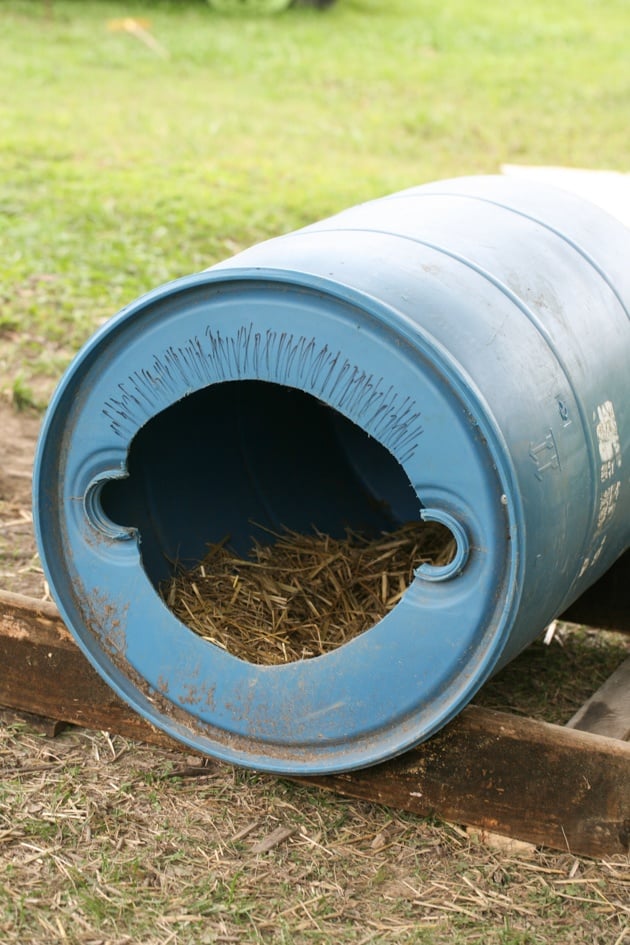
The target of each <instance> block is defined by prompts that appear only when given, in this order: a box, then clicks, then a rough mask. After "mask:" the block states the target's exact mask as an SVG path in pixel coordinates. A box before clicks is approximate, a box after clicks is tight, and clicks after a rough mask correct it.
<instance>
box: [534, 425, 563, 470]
mask: <svg viewBox="0 0 630 945" xmlns="http://www.w3.org/2000/svg"><path fill="white" fill-rule="evenodd" d="M529 458H530V459H531V460H532V462H533V463H534V465H535V466H536V471H535V473H534V475H535V476H536V479H538V480H540V481H541V482H542V478H543V473H545V472H547V471H548V470H551V469H561V468H562V467H561V465H560V457H559V455H558V447H557V445H556V439H555V437H554V435H553V431H552V430H551V428H550V429H549V433H548V434H547V436H546V437H545V438H544V440H541V441H540V443H531V444H530V447H529Z"/></svg>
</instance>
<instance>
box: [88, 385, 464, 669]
mask: <svg viewBox="0 0 630 945" xmlns="http://www.w3.org/2000/svg"><path fill="white" fill-rule="evenodd" d="M128 474H129V475H128V477H127V478H125V479H118V480H111V481H110V482H108V483H106V484H105V485H104V486H103V487H102V488H101V490H100V500H101V503H102V507H103V511H104V514H105V516H106V517H107V518H108V519H110V520H111V521H112V522H115V523H117V524H119V525H121V526H126V527H133V528H135V529H137V531H138V533H139V538H140V550H141V555H142V562H143V567H144V569H145V572H146V573H147V575H148V577H149V578H150V580H151V582H152V583H153V585H154V587H155V588H156V590H157V591H158V593H160V594H161V596H162V598H163V599H164V601H165V603H166V604H167V606H168V607H169V608H170V609H171V610H172V611H173V613H175V615H176V616H177V617H178V618H179V619H180V620H181V621H182V622H183V623H184V624H186V625H187V626H188V627H189V628H190V629H192V630H194V631H195V632H196V633H198V634H199V635H201V636H203V637H205V638H206V639H209V640H210V641H211V642H213V643H215V644H217V645H219V646H222V647H223V648H225V649H227V650H228V651H229V652H231V653H233V655H236V656H239V657H240V658H242V659H246V660H248V661H249V662H253V663H283V662H291V661H293V660H297V659H305V658H309V657H313V656H320V655H323V654H325V653H327V652H330V651H331V650H332V649H335V648H337V647H338V646H341V645H342V644H344V643H346V642H348V641H349V640H350V639H352V638H354V637H355V636H357V635H358V634H360V633H363V632H364V631H365V630H368V629H370V627H372V626H374V624H375V623H377V622H378V620H380V619H382V617H383V616H385V614H386V613H387V612H388V611H389V610H391V609H392V608H393V607H394V606H396V604H397V603H398V601H399V600H400V598H401V597H402V595H403V594H404V592H405V591H406V589H407V587H408V586H409V584H410V583H411V582H412V581H413V578H414V574H415V572H416V570H417V568H418V567H420V566H421V565H423V564H425V565H426V564H429V565H430V566H435V567H436V568H439V567H443V566H445V565H448V564H449V562H451V561H453V559H454V558H455V556H456V553H457V540H456V538H455V536H454V535H453V533H452V531H451V530H450V529H449V528H448V527H446V526H445V525H444V524H442V523H440V522H438V521H427V522H423V521H422V520H421V513H422V503H421V501H420V500H419V498H418V496H417V495H416V492H415V490H414V489H413V487H412V485H411V483H410V481H409V479H408V477H407V475H406V473H405V471H404V469H403V468H402V466H401V465H400V464H399V463H398V461H397V460H396V459H395V458H394V456H392V454H391V453H390V452H389V451H388V450H387V449H385V448H384V447H383V446H382V445H381V444H380V443H378V442H377V441H376V440H375V439H374V438H372V437H370V436H369V435H368V434H367V433H366V432H365V431H364V430H363V429H361V427H359V426H358V425H357V424H355V423H353V422H352V421H350V420H349V419H348V418H346V417H344V416H343V415H342V414H340V413H339V412H338V411H336V410H334V409H333V408H331V407H330V406H328V405H327V404H324V403H322V402H321V401H319V400H317V399H316V398H315V397H313V396H311V395H309V394H306V393H304V392H302V391H300V390H296V389H294V388H289V387H283V386H281V385H278V384H273V383H270V382H266V381H232V382H225V383H221V384H216V385H212V386H210V387H207V388H204V389H202V390H200V391H198V392H196V393H194V394H191V395H190V396H188V397H186V398H184V399H183V400H181V401H179V402H178V403H176V404H174V405H173V406H171V407H169V408H168V409H167V410H164V411H163V412H161V413H159V414H157V415H156V416H155V417H153V418H152V419H151V420H150V421H149V422H148V423H147V424H146V426H144V427H143V428H142V429H141V430H140V431H139V433H138V434H137V435H136V437H135V438H134V440H133V442H132V444H131V447H130V450H129V455H128Z"/></svg>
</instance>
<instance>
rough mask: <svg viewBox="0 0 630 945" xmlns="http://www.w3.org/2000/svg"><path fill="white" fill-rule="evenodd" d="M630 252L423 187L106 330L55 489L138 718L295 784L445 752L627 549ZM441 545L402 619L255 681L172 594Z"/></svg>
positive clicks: (307, 234) (537, 196) (590, 223)
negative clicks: (267, 559)
mask: <svg viewBox="0 0 630 945" xmlns="http://www.w3.org/2000/svg"><path fill="white" fill-rule="evenodd" d="M629 259H630V233H629V231H628V230H627V229H626V228H625V227H624V226H623V225H622V224H620V223H618V222H617V221H615V220H614V219H612V218H610V217H609V216H607V215H606V214H605V213H604V212H602V211H600V210H599V209H597V208H596V207H594V206H591V205H590V204H588V203H586V202H584V201H583V200H581V199H578V198H577V197H574V196H571V195H570V194H568V193H564V192H563V191H561V190H556V189H553V188H550V187H547V186H541V185H539V184H530V183H527V182H524V181H518V180H511V179H506V178H500V177H480V178H468V179H461V180H452V181H446V182H441V183H435V184H431V185H429V186H424V187H418V188H416V189H412V190H409V191H406V192H403V193H399V194H395V195H393V196H391V197H387V198H384V199H381V200H375V201H373V202H370V203H367V204H364V205H362V206H359V207H356V208H354V209H350V210H348V211H346V212H344V213H341V214H339V215H338V216H335V217H333V218H331V219H329V220H325V221H324V222H322V223H318V224H316V225H314V226H310V227H307V228H306V229H303V230H300V231H298V232H297V233H292V234H289V235H287V236H283V237H280V238H278V239H274V240H271V241H269V242H266V243H262V244H261V245H259V246H255V247H254V248H252V249H250V250H247V251H245V252H243V253H241V254H240V255H238V256H236V257H235V258H233V259H231V260H229V261H227V262H225V263H222V264H221V265H219V266H215V267H214V268H212V269H209V270H208V271H206V272H202V273H200V274H198V275H194V276H191V277H189V278H185V279H180V280H178V281H176V282H173V283H171V284H169V285H166V286H163V287H161V288H159V289H157V290H155V291H154V292H151V293H149V294H148V295H146V296H144V297H143V298H141V299H139V300H138V301H137V302H134V303H133V304H132V305H130V306H129V307H127V308H126V309H124V310H123V311H122V312H120V313H119V314H118V315H117V316H115V317H114V318H113V319H112V320H111V321H110V322H109V323H108V324H106V325H105V326H104V327H103V328H101V329H100V330H99V331H98V332H97V333H96V335H95V336H94V337H93V338H92V339H91V341H90V342H89V343H88V344H87V345H86V346H85V348H84V349H83V350H82V351H81V352H80V354H79V355H78V356H77V358H76V359H75V361H74V363H73V364H72V365H71V367H70V368H69V370H68V371H67V373H66V374H65V376H64V377H63V379H62V381H61V384H60V386H59V388H58V390H57V392H56V394H55V396H54V398H53V400H52V403H51V405H50V408H49V411H48V413H47V416H46V419H45V422H44V426H43V431H42V434H41V439H40V443H39V448H38V453H37V458H36V466H35V476H34V482H35V502H34V507H35V519H36V528H37V534H38V540H39V547H40V553H41V558H42V562H43V565H44V569H45V572H46V575H47V578H48V582H49V584H50V588H51V591H52V593H53V595H54V597H55V599H56V601H57V603H58V605H59V608H60V610H61V613H62V614H63V617H64V619H65V621H66V622H67V625H68V627H69V628H70V629H71V631H72V632H73V634H74V635H75V637H76V640H77V642H78V643H79V645H80V646H81V648H82V649H83V651H84V653H85V654H86V656H87V657H88V658H89V659H90V660H91V662H92V663H93V665H94V666H95V667H96V669H97V670H98V671H99V672H100V673H101V674H102V676H103V677H104V678H105V679H106V680H107V682H108V683H109V684H110V685H111V686H112V688H113V689H114V690H116V692H117V693H118V694H119V695H120V696H122V698H123V699H125V700H127V702H128V703H130V704H131V705H132V706H133V707H134V708H135V709H137V711H138V712H140V713H141V714H142V715H143V716H145V717H146V718H147V719H149V720H150V721H151V722H153V723H154V724H155V725H157V726H158V727H160V728H162V729H164V730H165V731H166V732H168V733H169V734H171V735H172V736H174V737H175V738H178V739H180V740H181V741H183V742H185V743H187V744H189V745H191V746H193V747H194V748H196V749H200V750H202V751H204V752H207V753H208V754H211V755H214V756H217V757H219V758H222V759H226V760H229V761H233V762H237V763H240V764H245V765H249V766H252V767H254V768H258V769H266V770H270V771H277V772H289V773H321V772H333V771H342V770H348V769H352V768H357V767H362V766H366V765H370V764H373V763H375V762H377V761H380V760H382V759H385V758H387V757H390V756H393V755H396V754H397V753H399V752H402V751H404V750H405V749H406V748H408V747H410V746H412V745H413V744H415V743H418V742H419V741H421V740H423V739H426V738H427V737H428V736H430V735H431V734H432V733H433V732H435V731H436V730H437V729H439V728H440V727H441V726H443V725H444V724H445V723H446V722H447V721H448V720H449V719H451V718H452V717H453V716H454V715H455V714H456V713H457V712H458V711H460V710H461V709H462V708H463V707H464V706H465V705H466V704H467V703H468V702H469V701H470V699H471V698H472V697H473V696H474V694H475V693H476V692H477V690H478V689H479V687H480V686H481V685H482V683H483V682H484V681H485V680H486V679H487V678H488V677H489V676H490V675H491V674H492V673H493V672H495V671H496V670H497V668H499V667H500V666H502V665H503V664H505V663H506V662H507V661H508V660H509V659H511V658H512V657H514V656H515V655H516V654H517V653H518V652H519V651H520V650H521V649H523V647H525V646H526V645H527V644H528V643H529V642H531V641H532V640H533V639H534V638H535V637H536V636H537V635H538V634H539V633H540V632H541V630H542V629H544V627H545V626H546V624H547V623H548V622H549V621H550V620H551V619H552V618H554V617H555V616H556V615H558V614H560V613H561V612H562V611H563V610H564V609H566V608H567V606H568V605H569V604H570V603H571V602H572V601H573V600H575V599H576V598H577V597H578V596H579V595H580V594H581V593H582V592H583V591H584V590H585V589H586V588H587V587H588V586H589V585H591V584H592V583H593V582H594V581H595V580H596V579H597V578H598V577H599V576H600V575H602V574H603V573H604V571H606V569H607V568H609V567H610V565H611V564H612V563H613V562H614V561H615V560H616V559H617V558H618V557H619V555H621V553H622V552H623V551H624V550H625V549H626V548H628V546H630V478H629V470H630V449H629V447H630V409H629V396H628V395H629V387H630V381H629V378H630V370H629V365H630V318H629V314H628V313H629V308H630V266H629V265H628V260H629ZM420 518H424V519H426V520H435V521H437V522H441V523H443V524H444V525H446V527H447V528H449V529H450V531H451V532H452V534H453V535H454V537H455V539H456V543H457V551H456V554H455V556H454V558H453V560H452V561H451V563H450V564H448V565H445V566H443V567H441V568H438V567H433V566H428V565H424V566H422V567H420V568H419V569H418V570H417V572H416V576H415V579H414V581H413V583H412V584H411V586H410V587H409V589H408V590H407V592H406V593H405V594H404V596H403V597H402V599H401V601H400V603H399V604H397V606H396V607H395V608H394V609H393V610H392V611H391V612H390V613H389V614H388V615H387V616H386V617H385V618H384V619H383V620H381V621H380V622H379V623H377V624H376V625H375V626H374V627H372V628H371V629H370V630H368V631H367V632H365V633H364V634H363V635H361V636H359V637H357V638H355V639H354V640H352V641H351V642H349V643H347V644H345V645H343V646H341V647H339V648H338V649H336V650H334V651H333V652H331V653H329V654H327V655H324V656H321V657H318V658H315V659H310V660H304V661H299V662H293V663H289V664H287V665H282V666H258V665H252V664H250V663H248V662H245V661H243V660H241V659H238V658H236V657H235V656H232V655H230V654H229V653H227V652H225V651H224V650H222V649H220V648H219V647H217V646H215V645H213V644H212V643H210V642H208V641H207V640H204V639H202V638H201V637H199V636H198V635H196V634H195V633H193V632H192V631H191V630H189V629H188V628H187V627H186V626H184V625H183V624H182V623H181V622H180V621H179V620H178V619H177V618H176V617H175V616H174V615H173V614H172V613H171V611H170V610H169V609H168V607H167V606H166V605H165V604H164V603H163V601H162V599H161V598H160V596H159V594H158V591H157V587H158V585H159V583H160V581H161V580H163V579H164V578H166V577H168V575H169V574H170V573H171V571H172V568H173V562H175V561H179V562H191V563H192V562H195V561H198V560H199V559H200V558H201V557H202V556H203V554H204V551H205V548H206V545H207V543H208V542H212V541H218V540H221V539H222V538H223V537H224V536H225V535H226V534H229V535H231V538H232V542H233V544H235V545H236V547H237V548H238V549H239V550H240V551H241V552H243V553H246V552H247V550H248V548H249V547H250V544H251V541H252V536H254V537H256V526H254V525H252V522H255V523H258V524H259V525H260V526H261V527H262V528H263V529H269V528H270V529H272V530H278V529H280V528H281V527H282V526H286V527H289V528H292V529H295V530H298V531H301V530H304V531H307V530H309V529H311V528H312V527H313V526H315V527H317V528H318V529H320V530H321V531H323V532H327V533H330V534H343V531H344V528H345V526H346V525H350V526H354V527H357V528H359V529H364V528H372V529H373V530H375V531H379V530H380V529H383V528H391V527H394V526H395V525H396V524H397V523H402V522H406V521H409V520H418V519H420Z"/></svg>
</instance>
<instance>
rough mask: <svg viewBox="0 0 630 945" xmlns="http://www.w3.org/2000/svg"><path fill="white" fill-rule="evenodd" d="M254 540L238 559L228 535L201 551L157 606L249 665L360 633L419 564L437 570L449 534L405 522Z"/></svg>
mask: <svg viewBox="0 0 630 945" xmlns="http://www.w3.org/2000/svg"><path fill="white" fill-rule="evenodd" d="M274 537H275V541H274V542H273V544H264V545H263V544H260V543H258V542H255V543H254V545H253V547H252V550H251V552H250V556H249V557H248V558H242V557H240V556H239V555H237V554H235V553H234V552H233V551H232V550H231V549H230V547H229V544H228V539H225V540H224V541H223V542H219V543H217V544H213V545H210V546H209V549H208V553H207V555H206V556H205V558H204V559H203V561H202V562H201V563H200V564H199V565H197V567H195V568H194V569H193V570H191V571H183V570H178V571H177V572H176V573H175V575H174V576H173V577H172V578H170V579H169V580H168V581H165V582H164V583H163V584H162V586H161V593H162V596H163V598H164V601H165V602H166V603H167V605H168V606H169V608H170V609H171V611H172V612H173V613H174V614H175V615H176V616H177V617H178V618H179V619H180V620H181V621H182V622H183V623H185V624H187V626H188V627H190V629H191V630H193V631H194V632H195V633H197V634H199V635H200V636H202V637H204V638H205V639H206V640H210V641H211V642H212V643H215V644H216V645H217V646H220V647H222V648H223V649H225V650H227V651H228V652H230V653H232V654H233V655H234V656H238V657H240V658H241V659H243V660H247V661H248V662H250V663H258V664H265V665H271V664H278V663H289V662H293V661H295V660H302V659H309V658H311V657H314V656H321V655H323V654H324V653H328V652H330V651H331V650H334V649H336V648H337V647H338V646H341V645H342V644H343V643H347V642H348V641H349V640H352V639H353V638H354V637H356V636H358V635H359V634H360V633H363V632H364V631H365V630H369V628H370V627H372V626H374V624H375V623H377V621H379V620H380V619H381V618H382V617H384V616H385V614H386V613H388V611H390V610H391V609H392V608H393V607H394V606H395V605H396V604H397V603H398V601H399V600H400V598H401V597H402V595H403V594H404V592H405V591H406V589H407V588H408V586H409V585H410V584H411V581H412V580H413V573H414V570H415V569H416V568H417V567H418V566H419V565H420V564H422V563H425V562H426V563H430V564H433V565H442V564H447V563H448V562H449V561H451V560H452V558H453V555H454V552H455V542H454V539H453V536H452V534H451V532H450V531H449V530H448V529H446V528H445V527H444V526H441V525H439V524H437V523H433V522H427V523H425V522H410V523H407V524H405V525H402V526H401V527H400V528H398V529H396V530H395V531H393V532H387V533H383V534H381V535H380V536H378V537H377V538H367V537H365V536H363V535H361V534H359V533H357V532H354V531H352V530H350V529H347V530H346V534H345V537H344V538H341V539H340V538H331V537H330V536H329V535H325V534H321V533H319V532H315V533H314V534H312V535H303V534H300V533H298V532H293V531H290V530H288V529H286V530H284V531H283V532H282V533H281V534H278V535H274Z"/></svg>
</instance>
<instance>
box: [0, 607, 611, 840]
mask: <svg viewBox="0 0 630 945" xmlns="http://www.w3.org/2000/svg"><path fill="white" fill-rule="evenodd" d="M0 665H1V666H2V673H1V676H0V706H4V707H5V708H6V709H10V710H17V711H19V712H22V713H28V714H29V715H30V717H31V718H33V716H37V717H42V718H44V719H47V720H53V721H52V722H51V723H50V731H51V733H54V731H55V725H54V722H57V721H58V722H65V723H72V724H75V725H81V726H85V727H88V728H96V729H105V730H107V731H110V732H115V733H118V734H121V735H126V736H130V737H132V738H137V739H141V740H144V741H147V742H151V743H154V744H159V745H168V746H170V747H177V748H181V746H180V745H179V743H176V742H174V741H172V740H171V739H170V738H168V737H167V736H166V735H165V734H164V733H162V732H160V731H158V730H157V729H156V728H154V727H153V726H152V725H150V724H149V723H148V722H147V721H145V720H144V719H143V718H141V717H140V716H139V715H137V714H136V713H135V712H133V711H132V710H131V709H130V708H129V707H128V706H127V705H126V704H124V703H123V702H122V701H121V700H120V699H119V698H118V697H117V696H116V695H115V694H114V692H113V691H112V690H110V688H109V687H108V686H107V685H106V684H105V683H104V682H103V681H102V680H101V678H100V677H99V676H98V675H97V673H96V672H95V671H94V670H93V669H92V667H91V665H90V664H89V663H88V662H87V661H86V660H85V658H84V657H83V655H82V653H81V652H80V650H79V649H78V647H77V646H76V645H75V643H74V641H73V639H72V637H71V636H70V634H69V632H68V631H67V629H66V627H65V626H64V624H63V621H62V620H61V617H60V616H59V614H58V612H57V610H56V608H55V607H54V606H53V605H52V604H50V603H46V602H42V601H37V600H33V599H31V598H27V597H22V596H20V595H16V594H10V593H8V592H5V591H0ZM629 693H630V659H628V660H626V661H625V663H623V664H622V666H621V667H620V668H619V669H618V670H617V672H616V673H615V674H614V675H613V676H612V677H611V678H610V679H609V680H608V682H607V683H606V685H605V686H604V687H602V689H601V690H599V691H598V692H597V693H596V694H595V695H594V696H593V697H592V698H591V699H590V700H589V701H588V703H587V704H586V705H585V706H584V707H583V708H582V709H581V710H580V712H579V713H577V715H576V716H575V717H574V719H572V720H571V722H570V723H569V725H567V726H559V725H550V724H548V723H546V722H538V721H534V720H532V719H527V718H520V717H518V716H515V715H509V714H506V713H502V712H495V711H492V710H488V709H482V708H479V707H476V706H470V707H468V708H467V709H465V710H464V711H463V712H462V713H461V714H460V715H459V716H458V718H457V719H455V721H454V722H452V723H450V724H449V725H448V726H447V727H446V728H444V729H443V730H442V731H441V732H440V733H439V734H438V735H436V736H434V737H433V738H431V739H430V740H429V741H428V742H426V743H425V744H423V745H421V746H419V747H418V748H415V749H413V750H412V751H409V752H407V753H406V754H405V755H403V756H402V757H400V758H398V759H395V760H393V761H389V762H386V763H384V764H380V765H377V766H375V767H373V768H368V769H365V770H363V771H357V772H353V773H350V774H341V775H334V776H328V777H311V778H300V779H296V780H300V781H301V782H302V783H308V784H312V785H317V786H319V787H321V788H326V789H329V790H331V791H336V792H337V793H340V794H344V795H347V796H350V797H355V798H362V799H365V800H369V801H374V802H378V803H382V804H386V805H388V806H391V807H395V808H399V809H403V810H407V811H411V812H413V813H416V814H420V815H428V814H433V815H437V816H439V817H441V818H444V819H446V820H450V821H454V822H457V823H461V824H465V825H468V826H472V827H477V828H480V829H481V830H486V831H491V832H493V833H500V834H504V835H506V836H508V837H513V838H515V839H519V840H525V841H529V842H531V843H534V844H540V845H545V846H549V847H554V848H556V849H560V850H569V851H571V852H572V853H575V854H581V855H587V856H606V855H610V854H615V853H622V854H623V853H628V852H629V851H630V741H628V739H629V738H630V696H629Z"/></svg>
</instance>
